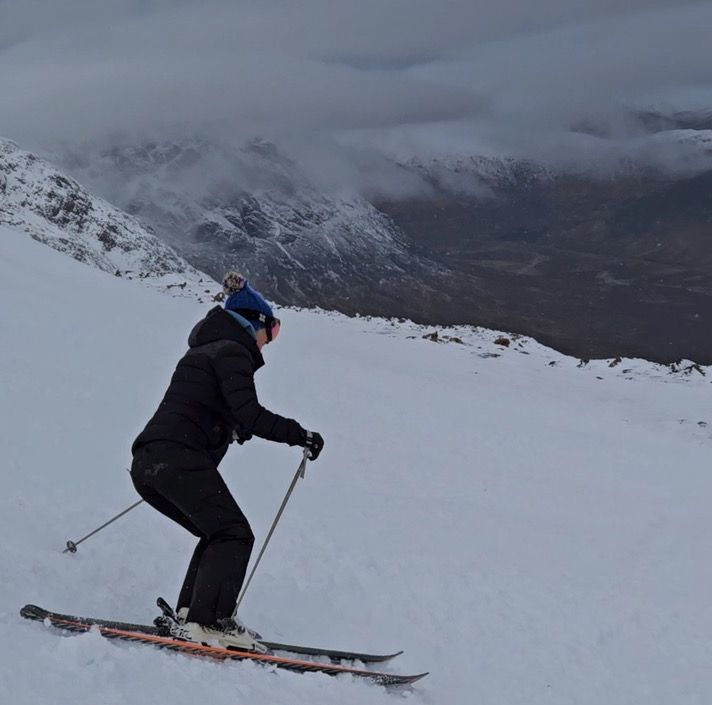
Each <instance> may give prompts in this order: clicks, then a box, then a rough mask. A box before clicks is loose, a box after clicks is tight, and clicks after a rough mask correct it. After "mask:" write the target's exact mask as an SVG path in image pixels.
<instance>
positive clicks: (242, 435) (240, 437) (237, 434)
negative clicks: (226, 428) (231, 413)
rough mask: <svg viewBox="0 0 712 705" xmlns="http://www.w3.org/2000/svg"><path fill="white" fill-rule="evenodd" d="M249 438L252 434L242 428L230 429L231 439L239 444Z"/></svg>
mask: <svg viewBox="0 0 712 705" xmlns="http://www.w3.org/2000/svg"><path fill="white" fill-rule="evenodd" d="M250 438H252V434H251V433H250V432H249V431H246V430H245V429H244V428H233V429H232V441H237V442H238V444H239V445H242V444H243V443H244V442H245V441H249V440H250ZM232 441H231V442H232Z"/></svg>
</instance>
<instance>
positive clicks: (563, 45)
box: [0, 0, 712, 188]
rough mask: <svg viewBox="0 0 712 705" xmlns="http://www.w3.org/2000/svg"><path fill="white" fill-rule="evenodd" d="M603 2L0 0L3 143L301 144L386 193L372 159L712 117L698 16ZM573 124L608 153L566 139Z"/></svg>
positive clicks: (711, 9)
mask: <svg viewBox="0 0 712 705" xmlns="http://www.w3.org/2000/svg"><path fill="white" fill-rule="evenodd" d="M619 7H620V3H618V2H612V1H609V0H543V1H541V2H537V3H530V2H525V0H503V1H502V2H500V3H497V4H496V6H495V4H493V3H490V2H485V0H389V2H383V0H362V1H361V2H358V3H354V2H344V1H343V0H304V2H300V3H289V2H287V1H286V0H261V1H259V2H258V1H257V0H254V1H240V2H236V1H234V0H231V1H230V2H226V1H222V0H203V1H202V2H198V1H197V0H194V1H188V0H183V1H178V0H153V1H150V0H112V1H110V2H105V3H95V2H88V1H86V0H67V2H63V3H59V4H58V3H56V2H52V1H51V0H0V135H2V136H4V137H9V138H11V139H15V140H16V141H18V142H20V143H21V144H22V145H27V146H30V147H36V146H45V147H53V146H56V145H57V144H77V143H81V142H94V143H104V144H105V143H107V142H112V141H122V142H125V141H129V142H131V141H141V140H145V139H164V138H176V137H186V136H200V137H202V138H208V139H220V140H230V141H234V142H238V143H239V142H244V141H247V140H250V139H253V138H255V137H261V138H266V139H270V140H274V141H275V142H277V143H278V144H285V145H291V149H292V153H294V154H301V156H302V158H303V159H305V161H309V159H308V154H309V153H310V150H311V149H312V148H313V150H314V153H315V154H316V155H320V156H319V157H318V158H317V157H314V159H312V161H316V162H318V164H316V165H315V167H314V168H315V172H316V171H319V169H320V168H323V169H327V170H329V169H331V170H332V171H333V175H334V176H335V177H336V178H343V179H344V181H345V182H351V183H356V182H359V181H360V180H363V178H364V174H366V175H367V177H368V178H369V179H374V180H376V181H378V180H379V179H382V180H383V181H384V184H385V182H390V181H391V180H392V179H396V180H397V178H398V177H397V176H394V175H393V174H392V173H390V172H389V170H388V169H389V168H390V167H388V168H386V166H384V164H385V162H384V161H383V155H394V154H395V155H396V156H397V157H398V158H400V159H403V160H407V159H409V158H411V157H418V158H424V157H426V158H429V157H430V156H438V155H439V154H443V153H446V154H450V155H452V154H461V155H468V154H473V153H477V154H512V155H525V156H527V155H528V156H533V157H537V158H552V159H555V158H562V159H565V158H568V159H571V158H572V155H574V156H573V158H574V159H578V158H579V156H576V155H577V150H579V151H580V158H581V159H588V158H592V159H594V158H595V156H596V155H595V153H596V152H598V153H599V154H600V153H601V152H602V151H603V152H605V151H606V150H612V151H613V152H615V151H616V150H625V148H626V145H627V144H628V143H629V141H631V144H632V143H633V142H634V141H635V140H637V139H639V138H640V135H641V132H642V131H643V128H642V127H641V125H640V123H639V122H637V121H635V120H633V119H631V113H632V111H633V110H634V109H637V108H641V109H644V108H646V107H648V106H655V105H664V106H665V109H666V110H677V109H680V110H682V109H685V108H687V107H690V106H691V105H692V104H696V107H699V106H702V107H704V106H707V107H712V72H711V71H710V69H709V58H708V54H709V27H710V26H712V6H710V4H709V3H703V4H702V3H680V2H679V1H678V2H673V1H664V0H658V1H655V0H629V2H628V3H626V10H625V12H622V11H621V10H620V9H619ZM582 125H584V126H585V125H589V126H595V128H596V130H600V131H602V132H603V133H605V135H606V149H603V150H601V149H591V137H590V136H586V137H585V138H582V139H578V138H577V137H576V135H577V134H579V133H580V132H581V126H582ZM584 132H585V130H584ZM572 135H573V137H572ZM379 164H380V166H379ZM384 188H385V186H384Z"/></svg>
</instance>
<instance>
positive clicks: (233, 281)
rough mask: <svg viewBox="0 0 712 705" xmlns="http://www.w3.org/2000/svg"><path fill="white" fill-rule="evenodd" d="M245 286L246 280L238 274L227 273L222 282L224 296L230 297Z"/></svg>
mask: <svg viewBox="0 0 712 705" xmlns="http://www.w3.org/2000/svg"><path fill="white" fill-rule="evenodd" d="M245 284H247V279H245V277H243V276H242V274H239V273H238V272H228V273H227V274H226V275H225V276H224V277H223V280H222V285H223V293H224V294H225V296H231V295H232V294H237V292H238V291H242V290H243V289H244V288H245Z"/></svg>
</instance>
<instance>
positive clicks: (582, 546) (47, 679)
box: [0, 226, 712, 705]
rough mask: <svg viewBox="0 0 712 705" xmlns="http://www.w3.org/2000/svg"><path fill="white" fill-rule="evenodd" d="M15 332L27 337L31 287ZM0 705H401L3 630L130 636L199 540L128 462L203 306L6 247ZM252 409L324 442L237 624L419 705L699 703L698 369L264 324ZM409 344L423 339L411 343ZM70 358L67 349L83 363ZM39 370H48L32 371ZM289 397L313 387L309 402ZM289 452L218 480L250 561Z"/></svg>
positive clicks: (257, 455)
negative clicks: (79, 622)
mask: <svg viewBox="0 0 712 705" xmlns="http://www.w3.org/2000/svg"><path fill="white" fill-rule="evenodd" d="M30 280H31V281H32V282H33V286H32V291H33V300H35V301H40V302H51V303H52V304H53V305H51V306H50V305H41V306H39V305H38V306H34V307H32V309H31V315H28V296H27V282H28V281H30ZM0 300H1V301H2V306H0V328H1V329H2V330H3V331H4V333H5V334H4V335H3V338H2V345H1V346H0V351H1V352H0V389H2V395H1V397H0V399H1V401H0V415H1V420H0V447H2V449H3V462H2V464H1V465H0V480H1V481H2V489H3V491H2V493H0V533H1V534H2V536H3V541H2V542H0V565H2V579H1V580H0V625H2V628H3V638H2V640H0V683H1V684H2V687H3V692H5V693H6V694H7V695H6V696H5V699H7V700H8V702H11V703H12V705H38V704H43V703H61V704H64V703H72V704H73V705H96V703H101V705H125V704H126V703H128V702H131V703H152V704H153V703H156V704H159V703H161V704H162V703H170V704H171V705H194V704H195V703H196V702H206V703H210V704H211V705H234V704H235V703H236V702H249V703H310V705H333V703H334V702H339V703H342V704H343V705H392V703H393V698H394V697H398V698H399V699H400V697H399V696H398V695H396V694H394V693H390V692H387V691H385V690H384V689H382V688H380V687H376V686H371V685H368V684H365V683H363V682H359V681H354V680H352V679H351V678H348V677H338V678H329V677H328V676H323V675H317V674H303V675H300V674H292V673H286V672H276V673H274V672H269V670H268V669H266V668H265V667H262V666H259V665H256V664H254V663H253V664H250V663H207V662H205V661H201V660H199V659H195V658H191V657H187V656H183V655H179V654H173V653H169V652H160V651H156V650H153V649H151V648H150V647H146V646H140V645H136V644H126V643H124V644H116V643H114V642H110V641H107V640H105V639H102V638H101V637H100V636H99V634H96V633H89V634H84V635H71V636H59V635H58V634H57V633H55V632H53V631H52V630H51V629H50V628H49V627H47V626H44V625H42V624H38V623H30V622H27V621H26V620H23V619H21V617H20V616H19V614H18V611H19V609H20V607H21V606H22V605H23V604H25V603H27V602H33V603H36V604H40V605H43V606H46V607H48V608H53V609H56V610H60V611H64V612H79V613H84V614H94V615H97V616H102V617H115V618H121V619H127V620H137V621H148V620H150V619H151V618H152V617H153V616H154V615H155V607H154V600H155V597H156V596H157V595H159V594H162V595H165V596H166V597H167V598H169V599H171V600H173V599H175V594H176V590H177V588H178V584H179V582H180V580H181V578H182V573H183V570H184V569H185V565H186V563H187V561H188V557H189V555H190V552H191V550H192V547H193V544H194V539H193V537H191V536H189V535H188V534H187V532H185V531H183V530H182V529H180V528H179V527H177V526H176V525H173V524H172V523H171V522H170V521H168V520H167V519H165V518H164V517H162V516H161V515H159V514H158V513H157V512H155V511H151V510H150V509H149V508H147V507H145V506H142V507H139V508H137V509H135V510H134V511H133V512H132V513H131V514H129V515H127V516H125V517H123V518H122V519H120V520H119V521H118V522H116V523H115V524H113V525H111V526H109V527H108V528H106V529H105V530H104V531H102V532H101V533H100V534H97V535H96V536H94V537H93V538H92V539H91V540H90V541H87V542H86V543H85V544H83V545H82V546H81V547H80V549H79V552H78V553H77V554H76V555H74V556H72V555H63V554H62V549H63V548H64V545H65V541H66V540H67V539H77V538H78V537H80V536H82V535H84V534H85V533H87V532H88V531H90V530H91V529H93V528H94V527H96V526H98V525H99V524H101V523H103V522H104V521H106V520H107V519H108V518H109V517H111V516H112V515H114V514H115V513H117V512H118V511H120V510H121V509H123V508H125V507H127V506H129V505H130V504H131V503H133V502H134V501H135V500H136V494H135V492H134V490H133V488H132V486H131V484H130V480H129V477H128V474H127V473H126V471H125V467H126V466H127V463H128V462H129V446H130V443H131V440H132V439H133V437H134V435H135V434H136V433H137V432H138V431H139V430H140V429H141V427H142V426H143V424H144V422H145V420H146V418H147V417H148V415H149V414H150V413H152V411H153V410H154V408H155V406H156V404H157V403H158V401H159V400H160V398H161V395H162V394H163V391H164V389H165V385H166V382H167V380H168V379H169V377H170V374H171V373H172V371H173V365H174V363H175V361H176V360H177V358H178V357H179V355H180V354H182V352H183V350H184V347H185V341H186V337H187V334H188V331H189V330H190V328H191V327H192V325H193V323H194V322H195V321H196V320H197V319H198V318H199V317H200V316H202V315H203V313H204V312H205V310H206V309H207V308H208V306H207V305H205V304H204V305H199V304H198V303H197V302H195V301H194V300H189V299H175V298H171V297H170V296H166V295H161V294H159V293H157V292H156V291H152V290H150V289H147V288H144V287H140V286H137V283H136V282H129V281H126V280H125V279H120V278H117V277H112V276H108V275H107V274H105V273H104V272H100V271H97V270H96V269H93V268H91V267H84V266H81V265H80V264H78V263H77V262H75V261H73V260H72V259H71V258H70V257H67V256H65V255H62V254H60V253H57V252H54V251H52V250H51V249H50V248H47V247H44V246H42V245H40V244H38V243H36V242H33V241H32V240H31V239H30V238H28V237H27V236H26V235H25V233H21V232H17V231H14V230H11V229H8V228H7V227H5V226H0ZM280 315H281V316H282V319H283V326H282V334H281V335H280V338H279V340H278V341H277V343H275V344H274V345H271V346H269V348H268V349H267V350H266V353H265V355H266V358H267V365H266V367H265V368H264V369H263V370H262V371H260V373H259V375H258V378H257V386H258V391H259V394H260V397H261V400H262V401H263V403H265V404H266V405H268V406H269V407H271V408H273V409H275V410H277V411H281V412H283V413H287V414H289V415H292V416H294V417H296V418H298V419H299V420H300V421H302V422H303V423H304V424H305V425H307V426H308V427H311V428H315V429H318V430H319V431H320V432H321V433H323V435H324V437H325V440H326V446H325V450H324V452H323V454H322V456H321V457H320V458H319V460H318V461H317V462H316V463H311V464H309V466H308V468H307V474H306V478H305V479H304V480H301V481H300V483H299V484H298V486H297V488H296V489H295V492H294V494H293V496H292V499H291V500H290V503H289V505H288V507H287V509H286V511H285V513H284V515H283V517H282V520H281V523H280V525H279V527H278V529H277V532H276V533H275V535H274V538H273V540H272V542H271V544H270V547H269V549H268V551H267V553H266V554H265V557H264V560H263V562H262V564H261V566H260V569H259V571H258V572H257V573H256V576H255V579H254V581H253V583H252V586H251V588H250V591H249V592H248V594H247V596H246V598H245V601H244V603H243V606H242V608H241V610H242V611H241V614H242V616H243V617H244V619H245V620H246V621H247V622H248V623H249V624H251V625H253V626H255V627H257V628H259V629H260V631H261V632H262V633H263V634H265V635H267V636H269V637H271V638H279V640H281V641H302V642H307V643H311V644H315V645H327V646H332V647H341V648H352V649H361V650H381V649H388V650H396V649H401V648H402V649H405V653H404V654H403V655H402V656H401V657H399V658H398V659H397V660H396V661H394V662H393V663H392V664H389V668H392V669H393V670H395V671H398V672H403V673H406V672H412V671H415V670H426V669H427V670H429V671H430V675H429V676H428V677H427V678H426V679H425V680H423V681H421V682H420V683H418V684H417V686H416V687H415V689H414V690H413V691H412V692H410V693H408V692H406V693H404V696H405V697H407V698H408V700H409V701H411V702H414V703H417V704H418V705H426V704H433V703H447V704H448V705H471V704H472V703H499V702H503V703H507V705H531V704H532V703H540V702H541V703H548V704H550V705H571V703H577V704H579V705H601V703H606V705H624V704H625V705H628V704H629V703H645V704H646V705H670V704H671V703H674V704H675V705H698V704H699V703H707V702H710V701H712V683H711V681H710V679H709V677H708V674H709V663H710V657H711V656H712V654H711V653H710V638H709V635H710V633H712V613H711V612H710V609H709V590H708V586H709V585H710V582H711V581H712V568H711V565H710V562H709V561H707V560H705V556H706V555H707V553H708V543H709V535H710V532H711V531H712V518H711V515H710V511H709V504H710V497H711V496H712V475H711V474H710V472H709V456H710V450H711V449H712V436H711V432H712V416H711V415H710V406H709V396H710V380H711V379H712V378H711V376H710V375H711V374H712V370H710V369H709V368H696V367H694V366H693V365H685V366H684V369H680V370H678V371H672V370H670V369H668V368H665V367H660V366H657V365H653V364H651V363H648V362H644V361H641V360H620V361H616V360H612V361H608V362H603V361H599V362H591V363H589V364H587V365H586V364H583V363H581V362H579V361H578V360H576V359H572V358H567V357H565V356H563V355H561V354H559V353H557V352H554V351H553V350H550V349H547V348H544V347H543V346H540V345H538V344H536V343H534V342H533V341H531V340H527V339H522V338H513V337H512V336H506V337H505V336H502V335H497V334H496V333H495V332H493V331H485V330H476V329H472V328H460V329H454V330H442V329H441V330H439V331H437V333H438V334H437V336H434V335H432V333H434V332H435V331H433V330H432V329H423V328H420V327H418V326H415V325H412V324H401V323H398V322H395V321H386V320H382V319H372V320H368V319H364V318H351V319H349V318H346V317H344V316H340V315H336V314H327V313H324V312H313V311H311V312H310V311H291V310H287V311H280ZM426 334H427V336H426V337H424V336H425V335H426ZM77 341H81V344H77ZM48 349H49V350H51V354H48ZM305 380H308V384H305V382H304V381H305ZM299 457H300V454H299V453H298V452H297V451H296V450H295V449H293V448H289V447H286V446H278V445H276V444H271V443H265V442H262V441H259V440H257V439H255V440H253V441H251V442H250V443H248V444H246V445H244V446H242V447H239V448H237V447H235V448H233V449H232V450H231V451H230V453H229V455H228V456H227V458H226V460H225V462H224V463H223V465H222V468H221V470H222V473H223V476H224V477H225V480H226V482H227V483H228V484H229V486H230V488H231V490H232V491H233V492H234V493H235V495H236V496H237V498H238V500H239V502H240V503H241V505H242V506H243V508H244V509H245V512H246V514H247V516H248V517H249V519H250V521H251V523H252V526H253V529H254V532H255V534H256V536H257V538H258V542H259V541H261V540H262V539H263V538H264V536H265V535H266V532H267V531H268V528H269V526H270V523H271V521H272V519H273V517H274V513H275V511H276V509H277V507H278V506H279V502H280V500H281V498H282V496H283V494H284V491H285V490H286V488H287V486H288V484H289V481H290V479H291V477H292V474H293V472H294V470H295V469H296V466H297V464H298V462H299Z"/></svg>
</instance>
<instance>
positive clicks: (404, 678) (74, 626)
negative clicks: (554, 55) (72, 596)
mask: <svg viewBox="0 0 712 705" xmlns="http://www.w3.org/2000/svg"><path fill="white" fill-rule="evenodd" d="M20 614H21V615H22V616H23V617H25V618H27V619H32V620H36V621H41V622H45V621H47V622H49V624H51V625H52V626H53V627H56V628H58V629H62V630H65V631H70V632H87V631H89V630H90V629H92V628H95V629H98V631H99V633H100V634H101V635H102V636H104V637H106V638H107V639H120V640H123V641H131V642H136V643H143V644H150V645H151V646H155V647H157V648H161V649H168V650H171V651H178V652H181V653H186V654H193V655H198V656H204V657H208V658H212V659H216V660H222V661H226V660H231V661H258V662H261V663H264V664H266V665H271V666H274V667H276V668H282V669H287V670H291V671H298V672H318V673H325V674H327V675H338V674H341V673H348V674H350V675H352V676H354V677H357V678H363V679H366V680H370V681H372V682H374V683H377V684H379V685H384V686H401V685H409V684H411V683H415V682H416V681H417V680H420V679H421V678H423V677H424V676H426V675H427V673H419V674H415V675H400V674H396V673H382V672H378V671H367V670H363V669H359V668H352V667H350V666H344V665H340V664H334V663H332V664H329V663H322V662H319V661H305V660H301V659H296V658H285V657H281V656H276V655H274V654H257V653H252V652H248V651H236V650H233V649H225V648H221V647H215V646H205V645H203V644H194V643H192V642H188V641H181V640H178V639H174V638H172V637H170V636H166V635H165V632H164V631H163V630H160V629H159V628H157V627H151V626H148V625H141V624H131V623H127V622H113V621H105V620H98V619H92V618H84V617H75V616H72V615H63V614H56V613H54V612H49V611H47V610H45V609H42V608H41V607H37V606H36V605H25V606H24V607H23V608H22V609H21V610H20ZM342 653H343V652H342Z"/></svg>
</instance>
